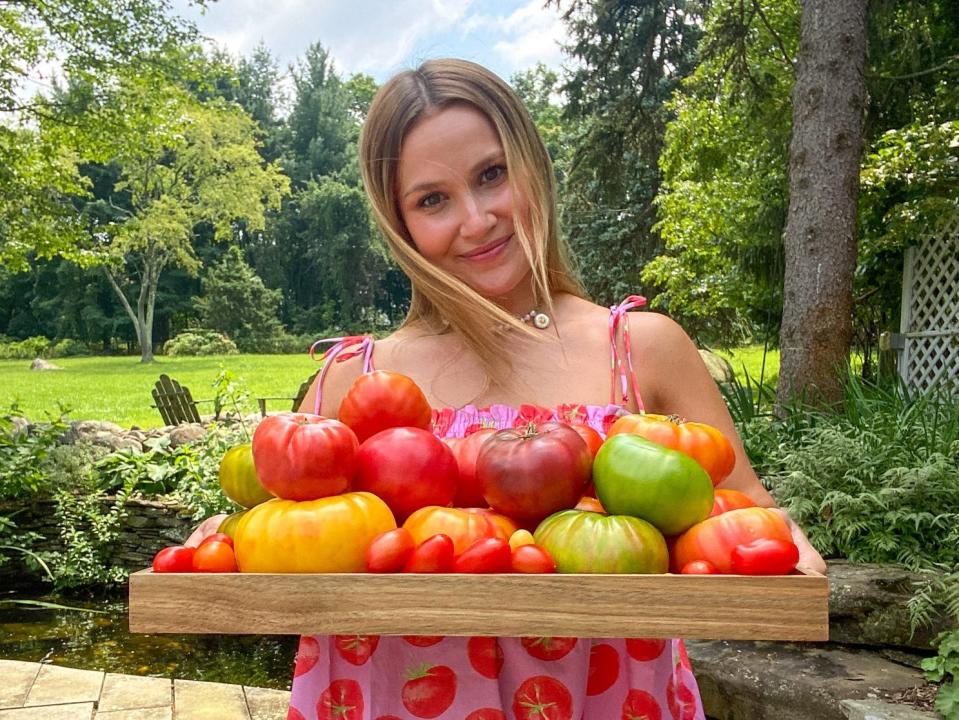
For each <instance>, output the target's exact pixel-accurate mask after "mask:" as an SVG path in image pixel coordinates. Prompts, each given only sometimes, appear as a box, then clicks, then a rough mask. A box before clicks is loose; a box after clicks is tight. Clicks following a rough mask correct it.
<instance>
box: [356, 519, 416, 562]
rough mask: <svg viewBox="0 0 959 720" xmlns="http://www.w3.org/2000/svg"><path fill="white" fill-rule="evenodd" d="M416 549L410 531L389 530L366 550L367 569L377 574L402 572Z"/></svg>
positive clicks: (403, 529)
mask: <svg viewBox="0 0 959 720" xmlns="http://www.w3.org/2000/svg"><path fill="white" fill-rule="evenodd" d="M415 548H416V543H415V542H413V536H412V535H410V531H409V530H407V529H406V528H396V529H395V530H388V531H387V532H385V533H382V534H380V535H377V536H376V538H375V539H374V540H373V542H372V543H370V546H369V547H368V548H367V549H366V569H367V570H369V571H370V572H375V573H392V572H400V571H401V570H402V569H403V566H404V565H406V561H407V560H409V559H410V555H412V554H413V550H414V549H415Z"/></svg>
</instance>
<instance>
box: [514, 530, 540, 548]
mask: <svg viewBox="0 0 959 720" xmlns="http://www.w3.org/2000/svg"><path fill="white" fill-rule="evenodd" d="M535 542H536V541H535V540H533V533H531V532H530V531H529V530H523V529H519V530H517V531H516V532H514V533H513V534H512V535H510V536H509V549H510V550H515V549H516V548H518V547H520V546H521V545H532V544H534V543H535Z"/></svg>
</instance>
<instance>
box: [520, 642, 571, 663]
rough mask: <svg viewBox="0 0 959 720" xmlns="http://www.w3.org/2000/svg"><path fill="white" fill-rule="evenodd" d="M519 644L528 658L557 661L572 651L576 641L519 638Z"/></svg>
mask: <svg viewBox="0 0 959 720" xmlns="http://www.w3.org/2000/svg"><path fill="white" fill-rule="evenodd" d="M520 642H521V643H522V645H523V647H524V648H525V649H526V652H527V653H529V655H530V657H534V658H536V659H537V660H559V659H560V658H564V657H566V656H567V655H569V654H570V653H571V652H572V651H573V648H574V647H576V642H577V641H576V638H571V637H524V638H520Z"/></svg>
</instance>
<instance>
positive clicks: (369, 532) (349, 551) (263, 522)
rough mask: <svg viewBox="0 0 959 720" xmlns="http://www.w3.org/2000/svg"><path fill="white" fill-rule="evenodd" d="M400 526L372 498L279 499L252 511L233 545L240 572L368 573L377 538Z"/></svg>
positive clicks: (345, 495)
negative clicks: (369, 554) (369, 556)
mask: <svg viewBox="0 0 959 720" xmlns="http://www.w3.org/2000/svg"><path fill="white" fill-rule="evenodd" d="M395 527H396V521H395V520H394V519H393V513H391V512H390V509H389V508H388V507H387V506H386V503H384V502H383V501H382V500H380V499H379V498H378V497H376V495H373V494H372V493H367V492H351V493H343V494H342V495H331V496H329V497H325V498H320V499H319V500H302V501H299V502H297V501H296V500H280V499H279V498H276V499H273V500H268V501H267V502H265V503H263V504H262V505H257V506H256V507H255V508H251V509H250V510H249V511H247V513H246V515H245V516H244V517H243V519H242V520H241V521H240V524H239V525H238V527H237V529H236V535H235V537H234V539H233V542H234V545H235V547H236V560H237V564H238V565H239V567H240V572H276V573H336V572H363V571H364V570H365V569H366V557H365V556H366V549H367V547H369V545H370V543H371V542H373V538H375V537H376V536H377V535H379V534H380V533H383V532H386V531H387V530H393V529H394V528H395Z"/></svg>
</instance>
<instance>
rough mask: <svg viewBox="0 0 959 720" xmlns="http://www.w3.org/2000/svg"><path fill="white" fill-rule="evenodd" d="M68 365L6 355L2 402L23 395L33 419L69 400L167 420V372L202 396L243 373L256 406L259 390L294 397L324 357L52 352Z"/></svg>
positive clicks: (130, 417) (144, 420) (128, 420)
mask: <svg viewBox="0 0 959 720" xmlns="http://www.w3.org/2000/svg"><path fill="white" fill-rule="evenodd" d="M51 362H53V363H54V364H56V365H60V366H61V367H63V370H57V371H52V370H51V371H48V372H34V371H31V370H30V361H29V360H2V361H0V409H2V410H6V409H7V408H9V407H10V405H11V403H13V402H15V401H16V402H18V403H19V406H20V410H21V411H22V412H23V413H24V414H25V415H26V416H27V417H28V418H31V419H37V420H40V419H44V418H45V417H46V414H47V413H56V412H57V403H58V402H59V403H62V404H63V405H64V406H66V408H67V409H68V411H69V417H70V419H74V420H87V419H93V420H109V421H111V422H115V423H117V424H118V425H120V426H122V427H130V426H133V425H137V426H139V427H141V428H150V427H160V426H161V425H163V421H162V420H161V418H160V414H159V413H158V412H157V410H156V409H155V408H153V407H152V405H153V397H152V395H151V394H150V392H151V391H152V390H153V385H154V383H156V381H157V378H159V376H160V374H161V373H166V374H167V375H169V376H170V377H172V378H174V379H175V380H178V381H179V382H180V384H181V385H186V386H187V387H188V388H190V393H191V394H192V395H193V398H194V399H195V400H204V399H212V398H213V381H214V380H215V379H216V376H217V375H218V374H219V372H220V371H221V370H223V369H226V370H230V371H231V372H233V373H234V374H235V375H237V376H238V381H239V382H238V384H239V385H240V386H241V387H242V388H244V389H246V390H248V391H249V393H250V400H249V402H248V403H247V405H248V407H247V409H248V410H249V412H255V411H256V408H257V406H256V398H257V397H290V398H292V397H293V396H294V395H296V391H297V390H298V389H299V387H300V384H301V383H302V382H303V381H304V380H306V379H307V378H308V377H309V376H310V375H312V374H313V373H314V372H316V370H317V368H318V367H319V364H318V363H317V362H315V361H313V360H311V359H310V358H309V356H308V355H306V354H297V355H211V356H206V357H159V358H157V359H156V361H154V362H153V363H151V364H147V365H142V364H141V363H140V361H139V358H138V357H82V358H56V359H54V360H52V361H51ZM290 402H291V401H285V400H273V401H271V402H269V403H267V409H268V410H289V409H290ZM212 408H213V405H212V403H204V404H201V405H200V406H199V410H200V414H201V415H211V414H212V413H213V409H212Z"/></svg>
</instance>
